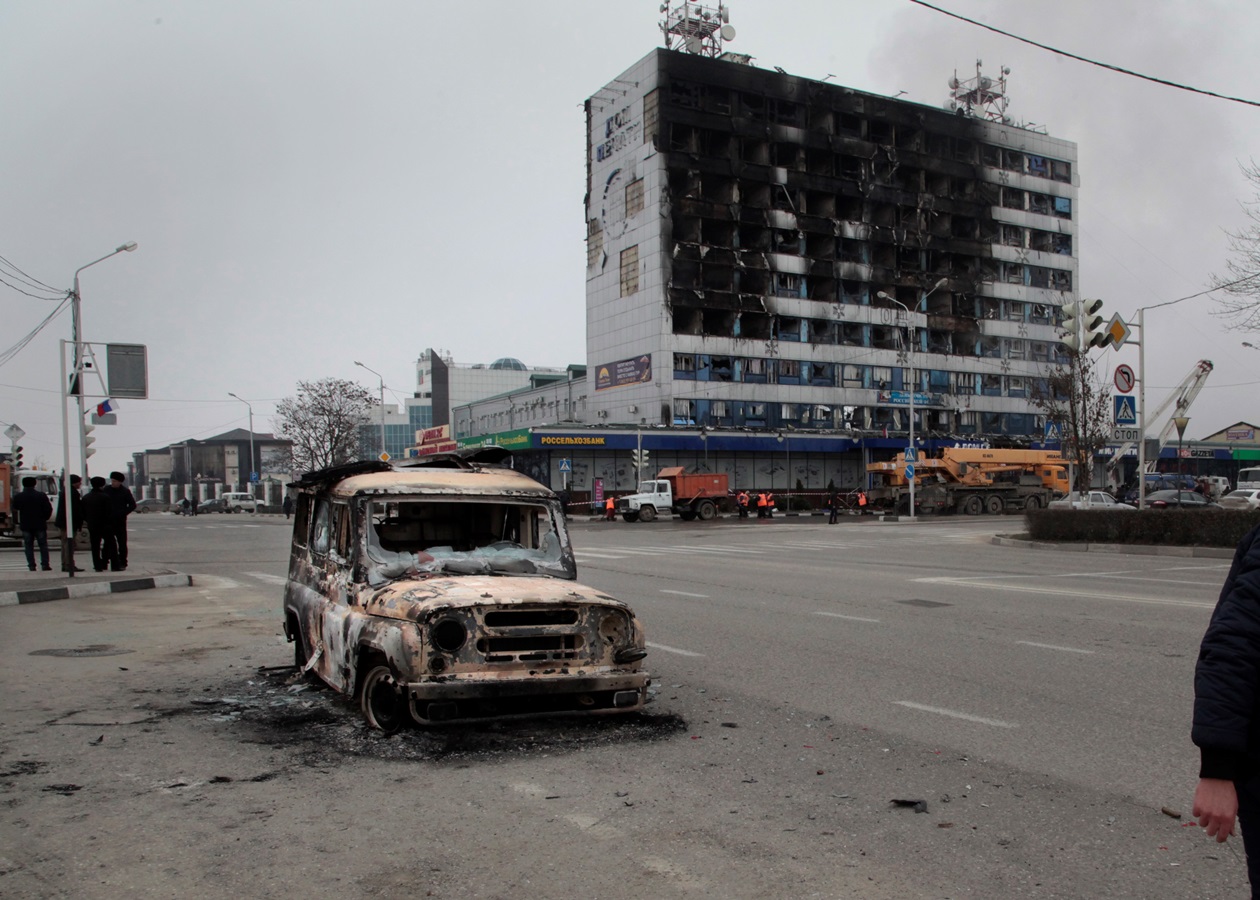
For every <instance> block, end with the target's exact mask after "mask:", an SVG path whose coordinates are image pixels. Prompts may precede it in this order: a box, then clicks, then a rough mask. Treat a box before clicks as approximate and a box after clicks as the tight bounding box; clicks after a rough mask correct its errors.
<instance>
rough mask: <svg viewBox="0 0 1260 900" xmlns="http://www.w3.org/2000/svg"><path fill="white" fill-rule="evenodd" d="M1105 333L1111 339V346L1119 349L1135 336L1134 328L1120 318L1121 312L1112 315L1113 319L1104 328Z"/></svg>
mask: <svg viewBox="0 0 1260 900" xmlns="http://www.w3.org/2000/svg"><path fill="white" fill-rule="evenodd" d="M1103 334H1105V335H1107V337H1109V338H1110V339H1111V346H1112V347H1113V348H1114V349H1116V350H1119V349H1120V348H1121V347H1123V346H1124V342H1125V341H1127V340H1128V339H1129V338H1131V337H1132V336H1133V331H1132V329H1130V328H1129V326H1128V325H1127V324H1126V323H1125V321H1124V319H1122V318H1120V313H1116V314H1115V315H1114V316H1112V317H1111V321H1110V322H1108V323H1107V327H1106V328H1104V329H1103Z"/></svg>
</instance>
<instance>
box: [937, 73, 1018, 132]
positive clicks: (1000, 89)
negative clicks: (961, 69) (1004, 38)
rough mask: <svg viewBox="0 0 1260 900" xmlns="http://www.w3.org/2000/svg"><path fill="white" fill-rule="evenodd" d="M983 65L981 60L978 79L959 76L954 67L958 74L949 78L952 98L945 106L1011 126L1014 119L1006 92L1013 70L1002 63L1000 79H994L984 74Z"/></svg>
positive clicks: (963, 114)
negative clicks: (1008, 105)
mask: <svg viewBox="0 0 1260 900" xmlns="http://www.w3.org/2000/svg"><path fill="white" fill-rule="evenodd" d="M982 65H984V63H983V62H982V61H981V60H978V59H977V60H976V77H975V78H967V79H959V77H958V70H957V69H955V70H954V77H953V78H951V79H949V100H947V101H946V102H945V108H946V109H948V110H949V111H950V112H953V113H957V114H958V115H960V116H973V117H975V118H980V119H987V120H989V121H990V122H999V123H1001V124H1003V125H1010V124H1012V123H1011V120H1010V118H1009V117H1008V116H1007V115H1006V106H1007V104H1008V103H1009V102H1010V98H1009V97H1007V95H1006V76H1007V75H1010V74H1011V70H1010V68H1009V67H1008V66H1002V67H1001V74H1000V75H999V76H998V80H997V81H994V80H993V79H992V78H990V77H988V76H987V75H983V74H981V72H980V67H981V66H982Z"/></svg>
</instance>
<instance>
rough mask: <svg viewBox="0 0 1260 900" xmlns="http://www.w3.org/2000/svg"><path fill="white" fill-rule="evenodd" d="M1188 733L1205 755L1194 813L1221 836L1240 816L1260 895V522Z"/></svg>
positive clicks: (1223, 604) (1236, 570)
mask: <svg viewBox="0 0 1260 900" xmlns="http://www.w3.org/2000/svg"><path fill="white" fill-rule="evenodd" d="M1190 737H1191V740H1193V741H1194V743H1195V745H1196V746H1197V747H1198V748H1199V754H1200V765H1199V784H1198V787H1197V788H1196V789H1195V792H1194V810H1193V812H1194V815H1195V817H1196V818H1197V819H1198V820H1199V824H1200V825H1202V826H1203V827H1204V829H1206V830H1207V833H1208V837H1214V838H1216V840H1217V841H1224V840H1225V839H1226V838H1228V837H1229V836H1230V835H1231V834H1233V833H1234V819H1235V817H1237V819H1238V822H1239V824H1240V825H1241V826H1242V837H1243V850H1244V851H1246V854H1247V877H1248V878H1249V879H1250V880H1251V896H1252V897H1260V526H1257V527H1256V528H1253V529H1251V531H1250V532H1248V533H1247V535H1246V536H1245V537H1244V538H1243V539H1242V541H1241V542H1239V544H1238V549H1237V551H1236V552H1235V553H1234V562H1233V565H1231V566H1230V569H1229V575H1228V576H1227V577H1226V578H1225V585H1224V587H1222V588H1221V596H1220V599H1219V600H1217V601H1216V609H1215V610H1214V611H1213V612H1212V619H1211V621H1210V622H1209V623H1208V627H1207V632H1206V633H1205V634H1204V635H1203V643H1202V645H1201V646H1200V648H1199V661H1198V663H1197V664H1196V666H1195V669H1194V725H1193V727H1192V729H1191V732H1190Z"/></svg>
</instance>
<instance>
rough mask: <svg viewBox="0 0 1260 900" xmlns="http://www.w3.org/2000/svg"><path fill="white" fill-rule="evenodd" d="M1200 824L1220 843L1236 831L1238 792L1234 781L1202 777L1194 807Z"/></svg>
mask: <svg viewBox="0 0 1260 900" xmlns="http://www.w3.org/2000/svg"><path fill="white" fill-rule="evenodd" d="M1192 813H1193V815H1194V816H1195V818H1197V819H1198V820H1199V824H1200V825H1202V826H1203V828H1204V829H1206V830H1207V835H1208V837H1214V838H1216V840H1217V842H1218V843H1224V842H1225V840H1226V839H1227V838H1228V837H1229V836H1230V835H1231V834H1233V833H1234V819H1235V818H1236V817H1237V815H1238V792H1237V791H1236V790H1235V789H1234V782H1232V781H1229V780H1227V779H1224V778H1200V779H1199V786H1198V787H1197V788H1195V789H1194V809H1193V810H1192Z"/></svg>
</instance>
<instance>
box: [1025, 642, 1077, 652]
mask: <svg viewBox="0 0 1260 900" xmlns="http://www.w3.org/2000/svg"><path fill="white" fill-rule="evenodd" d="M1015 643H1017V644H1023V645H1024V646H1025V647H1040V648H1041V649H1042V650H1062V651H1063V652H1064V653H1093V652H1095V651H1093V650H1081V649H1080V648H1078V647H1060V646H1058V645H1057V644H1038V643H1037V642H1036V641H1016V642H1015Z"/></svg>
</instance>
